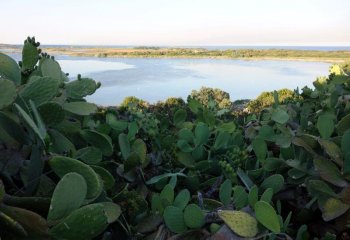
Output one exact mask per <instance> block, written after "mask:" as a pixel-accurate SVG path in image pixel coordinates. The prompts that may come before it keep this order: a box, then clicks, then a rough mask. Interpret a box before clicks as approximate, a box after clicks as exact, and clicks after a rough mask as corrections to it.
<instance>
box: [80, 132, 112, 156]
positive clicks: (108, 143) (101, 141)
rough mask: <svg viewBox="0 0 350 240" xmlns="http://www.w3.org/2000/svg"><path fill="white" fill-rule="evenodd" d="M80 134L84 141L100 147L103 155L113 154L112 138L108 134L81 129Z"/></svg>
mask: <svg viewBox="0 0 350 240" xmlns="http://www.w3.org/2000/svg"><path fill="white" fill-rule="evenodd" d="M80 134H81V136H82V137H83V139H84V140H85V141H87V142H88V143H90V144H91V145H92V146H94V147H97V148H98V149H100V150H101V152H102V154H103V155H105V156H111V155H112V154H113V145H112V139H111V138H110V136H108V135H106V134H103V133H100V132H97V131H94V130H83V131H81V132H80Z"/></svg>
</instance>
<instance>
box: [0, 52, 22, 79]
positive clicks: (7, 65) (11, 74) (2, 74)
mask: <svg viewBox="0 0 350 240" xmlns="http://www.w3.org/2000/svg"><path fill="white" fill-rule="evenodd" d="M0 78H6V79H8V80H11V81H12V82H14V83H15V84H16V85H19V84H21V70H20V68H19V66H18V65H17V63H16V61H15V60H13V59H12V58H10V57H9V56H7V55H6V54H3V53H0Z"/></svg>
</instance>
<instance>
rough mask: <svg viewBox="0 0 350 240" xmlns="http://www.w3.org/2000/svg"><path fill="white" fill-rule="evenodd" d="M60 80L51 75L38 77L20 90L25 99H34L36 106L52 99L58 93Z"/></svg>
mask: <svg viewBox="0 0 350 240" xmlns="http://www.w3.org/2000/svg"><path fill="white" fill-rule="evenodd" d="M58 89H59V82H58V81H57V80H55V79H53V78H50V77H42V78H37V79H35V80H33V81H30V82H29V83H28V84H26V85H25V87H24V88H23V89H22V90H21V91H20V92H19V94H20V95H21V97H22V98H23V99H24V100H25V101H29V100H32V101H33V102H34V103H35V106H37V107H39V106H40V105H41V104H43V103H46V102H48V101H50V100H52V99H53V98H54V97H55V96H56V95H57V93H58Z"/></svg>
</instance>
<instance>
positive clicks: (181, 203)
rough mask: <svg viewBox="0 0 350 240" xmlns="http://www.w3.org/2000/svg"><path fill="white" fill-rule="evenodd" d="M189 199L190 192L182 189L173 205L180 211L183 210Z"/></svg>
mask: <svg viewBox="0 0 350 240" xmlns="http://www.w3.org/2000/svg"><path fill="white" fill-rule="evenodd" d="M190 199H191V194H190V191H188V190H187V189H183V190H181V191H180V192H179V193H178V194H177V196H176V198H175V200H174V204H173V205H174V206H175V207H178V208H180V209H184V208H185V207H186V205H187V204H188V202H189V201H190Z"/></svg>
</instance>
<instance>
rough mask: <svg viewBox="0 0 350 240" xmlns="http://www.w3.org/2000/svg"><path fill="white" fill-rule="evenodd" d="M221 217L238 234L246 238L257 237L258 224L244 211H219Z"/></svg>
mask: <svg viewBox="0 0 350 240" xmlns="http://www.w3.org/2000/svg"><path fill="white" fill-rule="evenodd" d="M218 214H219V217H220V218H221V219H222V220H223V221H224V222H225V223H226V225H227V226H228V227H229V228H230V229H231V230H232V231H233V232H235V233H236V234H238V235H239V236H242V237H246V238H252V237H255V235H256V234H257V233H258V222H257V221H256V219H255V218H254V217H252V216H251V215H249V214H248V213H246V212H242V211H229V210H224V211H219V212H218Z"/></svg>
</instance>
